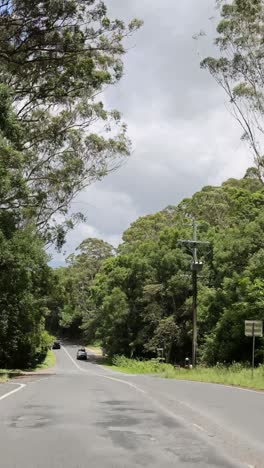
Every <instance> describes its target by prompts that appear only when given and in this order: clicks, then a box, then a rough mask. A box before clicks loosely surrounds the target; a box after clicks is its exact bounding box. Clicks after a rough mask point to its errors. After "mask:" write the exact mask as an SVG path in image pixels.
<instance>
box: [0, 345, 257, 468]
mask: <svg viewBox="0 0 264 468" xmlns="http://www.w3.org/2000/svg"><path fill="white" fill-rule="evenodd" d="M76 350H77V347H76V346H65V347H64V348H63V349H61V350H58V351H56V354H57V366H56V374H55V375H47V376H44V375H43V376H42V377H39V376H30V377H26V378H24V379H20V380H17V381H16V382H12V384H2V385H0V453H1V455H0V457H1V458H0V460H1V461H0V466H1V467H3V468H87V467H89V468H110V467H111V468H132V467H133V468H134V467H151V468H166V467H183V468H187V467H188V468H189V467H190V468H191V467H203V468H204V467H210V468H214V467H219V468H220V467H225V468H230V467H241V466H247V467H249V466H256V467H261V466H263V467H264V462H262V460H264V456H263V455H264V431H263V430H262V424H261V423H262V421H261V418H262V415H263V414H264V413H263V409H264V393H263V394H262V393H260V392H255V393H254V392H249V391H243V390H239V389H234V388H228V387H223V386H217V385H211V384H209V385H208V384H199V383H195V382H183V381H170V380H165V379H160V378H157V377H151V376H131V375H125V374H119V373H115V372H111V371H108V370H106V369H104V368H102V367H100V366H97V365H96V364H93V363H92V362H80V361H78V362H77V361H76V359H75V357H76ZM15 389H16V390H17V391H16V392H13V390H15ZM11 392H12V393H11ZM244 426H245V427H244Z"/></svg>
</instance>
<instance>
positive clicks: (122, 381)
mask: <svg viewBox="0 0 264 468" xmlns="http://www.w3.org/2000/svg"><path fill="white" fill-rule="evenodd" d="M96 375H98V377H104V378H105V379H108V380H114V381H116V382H121V383H123V384H126V385H128V386H129V387H132V388H134V389H135V390H137V391H138V392H141V393H144V394H146V393H147V392H145V391H144V390H142V389H141V388H140V387H138V386H137V385H134V384H132V383H131V382H127V381H126V380H121V379H117V378H115V377H109V376H108V375H102V374H96Z"/></svg>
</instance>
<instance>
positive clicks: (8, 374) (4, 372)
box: [0, 369, 21, 383]
mask: <svg viewBox="0 0 264 468" xmlns="http://www.w3.org/2000/svg"><path fill="white" fill-rule="evenodd" d="M19 375H21V371H20V370H19V369H0V383H4V382H7V381H8V380H9V379H11V378H12V377H18V376H19Z"/></svg>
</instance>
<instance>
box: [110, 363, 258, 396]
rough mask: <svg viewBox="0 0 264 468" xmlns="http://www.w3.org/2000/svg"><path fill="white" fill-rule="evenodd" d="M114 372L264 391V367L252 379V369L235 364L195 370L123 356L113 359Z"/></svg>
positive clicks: (255, 372) (111, 366)
mask: <svg viewBox="0 0 264 468" xmlns="http://www.w3.org/2000/svg"><path fill="white" fill-rule="evenodd" d="M107 367H108V368H110V369H112V370H117V371H119V372H125V373H128V374H157V375H158V376H160V377H163V378H167V379H179V380H194V381H198V382H208V383H209V382H211V383H219V384H225V385H234V386H238V387H247V388H254V389H258V390H264V366H259V367H258V368H256V369H255V370H254V377H253V378H252V377H251V369H249V368H246V367H243V366H242V365H241V364H239V363H235V364H233V365H231V366H229V367H225V366H221V365H219V366H215V367H197V368H195V369H183V368H175V367H174V366H172V365H171V364H162V363H158V362H155V361H138V360H135V359H128V358H125V357H123V356H116V357H114V358H113V362H112V364H111V365H107Z"/></svg>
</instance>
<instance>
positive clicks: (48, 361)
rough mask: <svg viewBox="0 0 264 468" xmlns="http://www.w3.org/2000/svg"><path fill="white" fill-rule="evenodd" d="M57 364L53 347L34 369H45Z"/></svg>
mask: <svg viewBox="0 0 264 468" xmlns="http://www.w3.org/2000/svg"><path fill="white" fill-rule="evenodd" d="M55 364H56V356H55V353H54V352H53V351H52V350H51V349H49V350H48V352H47V355H46V357H45V359H44V361H43V362H42V363H41V364H39V365H38V366H37V367H36V369H34V370H36V371H38V370H43V369H51V368H52V367H54V366H55Z"/></svg>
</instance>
